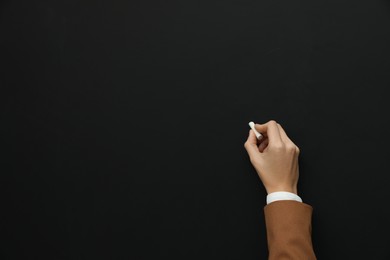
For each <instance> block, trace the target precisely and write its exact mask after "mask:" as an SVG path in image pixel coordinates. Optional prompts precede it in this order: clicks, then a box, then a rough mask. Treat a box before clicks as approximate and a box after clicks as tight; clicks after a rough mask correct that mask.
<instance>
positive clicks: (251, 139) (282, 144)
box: [244, 120, 299, 194]
mask: <svg viewBox="0 0 390 260" xmlns="http://www.w3.org/2000/svg"><path fill="white" fill-rule="evenodd" d="M255 128H256V130H257V131H259V132H260V133H261V134H262V135H263V139H262V140H260V141H258V140H257V138H256V135H255V133H254V132H253V130H252V129H251V130H250V131H249V136H248V140H247V141H246V142H245V144H244V147H245V149H246V151H247V152H248V154H249V158H250V161H251V163H252V165H253V167H254V168H255V170H256V172H257V174H258V175H259V177H260V179H261V181H262V182H263V185H264V187H265V189H266V190H267V193H268V194H269V193H272V192H276V191H287V192H292V193H295V194H297V184H298V178H299V167H298V156H299V148H298V147H297V146H296V145H295V144H294V143H293V142H292V141H291V140H290V138H288V136H287V134H286V132H285V131H284V130H283V128H282V127H281V125H280V124H278V123H276V122H275V121H273V120H271V121H269V122H267V123H266V124H262V125H261V124H256V125H255Z"/></svg>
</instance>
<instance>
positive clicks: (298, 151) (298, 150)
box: [295, 146, 301, 154]
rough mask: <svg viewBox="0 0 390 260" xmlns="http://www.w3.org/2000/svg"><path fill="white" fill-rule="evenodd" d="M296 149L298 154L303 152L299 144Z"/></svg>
mask: <svg viewBox="0 0 390 260" xmlns="http://www.w3.org/2000/svg"><path fill="white" fill-rule="evenodd" d="M295 150H296V151H297V153H298V154H299V153H300V152H301V149H299V147H298V146H295Z"/></svg>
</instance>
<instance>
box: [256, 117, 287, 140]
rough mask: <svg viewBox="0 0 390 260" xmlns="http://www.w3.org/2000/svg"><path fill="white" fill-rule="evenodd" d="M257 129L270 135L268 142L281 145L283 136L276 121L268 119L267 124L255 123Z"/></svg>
mask: <svg viewBox="0 0 390 260" xmlns="http://www.w3.org/2000/svg"><path fill="white" fill-rule="evenodd" d="M255 127H256V130H258V131H259V132H260V133H264V134H265V135H266V136H267V137H268V143H269V144H270V145H281V144H282V138H281V136H280V133H279V127H278V124H277V123H276V122H275V121H274V120H271V121H268V122H267V123H265V124H262V125H261V124H255Z"/></svg>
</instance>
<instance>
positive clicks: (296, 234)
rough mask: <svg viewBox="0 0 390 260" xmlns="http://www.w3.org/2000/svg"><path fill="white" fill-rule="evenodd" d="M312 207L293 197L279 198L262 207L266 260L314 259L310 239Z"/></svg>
mask: <svg viewBox="0 0 390 260" xmlns="http://www.w3.org/2000/svg"><path fill="white" fill-rule="evenodd" d="M312 211H313V208H312V207H311V206H310V205H308V204H305V203H301V202H298V201H293V200H280V201H275V202H272V203H270V204H268V205H266V206H265V207H264V214H265V224H266V227H267V240H268V251H269V260H287V259H289V260H292V259H293V260H295V259H297V260H313V259H317V258H316V256H315V254H314V251H313V245H312V242H311V215H312Z"/></svg>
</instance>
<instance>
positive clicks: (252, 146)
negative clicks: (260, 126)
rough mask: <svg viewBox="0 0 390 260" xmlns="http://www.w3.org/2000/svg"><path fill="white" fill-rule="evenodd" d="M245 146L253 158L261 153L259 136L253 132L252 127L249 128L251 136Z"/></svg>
mask: <svg viewBox="0 0 390 260" xmlns="http://www.w3.org/2000/svg"><path fill="white" fill-rule="evenodd" d="M244 147H245V149H246V151H247V152H248V154H249V157H251V158H253V157H255V156H257V155H258V154H259V153H260V151H259V147H258V146H257V138H256V135H255V132H253V130H252V129H251V130H249V136H248V139H247V140H246V142H245V143H244Z"/></svg>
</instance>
